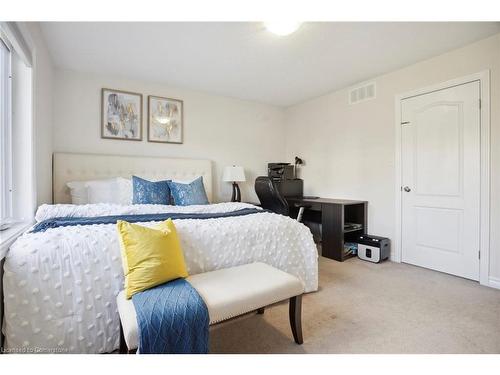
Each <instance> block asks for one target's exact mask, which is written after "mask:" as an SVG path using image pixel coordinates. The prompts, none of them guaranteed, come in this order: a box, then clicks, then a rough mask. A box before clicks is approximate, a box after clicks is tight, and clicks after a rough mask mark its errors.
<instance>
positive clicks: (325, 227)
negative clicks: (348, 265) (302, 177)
mask: <svg viewBox="0 0 500 375" xmlns="http://www.w3.org/2000/svg"><path fill="white" fill-rule="evenodd" d="M286 200H287V202H288V204H289V205H290V216H292V217H293V215H294V214H296V212H297V210H298V209H296V208H294V206H295V203H299V204H304V205H307V206H308V207H307V208H306V210H305V215H304V217H305V218H306V220H307V219H308V218H307V213H308V211H311V212H312V213H313V215H309V216H310V217H311V218H312V219H313V220H314V219H316V220H318V221H320V222H321V226H322V233H321V249H322V255H323V256H324V257H327V258H330V259H335V260H338V261H340V262H342V261H344V260H346V259H348V258H350V257H352V256H353V255H352V254H348V255H346V254H345V253H344V242H349V241H354V240H355V238H356V237H357V236H359V235H361V234H366V233H367V230H368V202H367V201H357V200H349V199H330V198H317V199H309V198H290V197H289V198H286ZM314 213H316V215H314ZM345 223H357V224H362V228H360V229H356V230H345V229H344V224H345Z"/></svg>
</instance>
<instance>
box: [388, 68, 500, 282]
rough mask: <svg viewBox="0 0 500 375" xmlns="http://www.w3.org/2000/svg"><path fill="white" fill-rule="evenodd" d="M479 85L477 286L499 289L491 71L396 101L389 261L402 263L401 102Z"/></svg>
mask: <svg viewBox="0 0 500 375" xmlns="http://www.w3.org/2000/svg"><path fill="white" fill-rule="evenodd" d="M475 81H479V86H480V100H481V108H480V132H481V135H480V139H481V144H480V153H481V156H480V164H481V165H480V168H481V173H480V208H479V209H480V214H479V217H480V219H479V225H480V240H479V251H480V261H479V283H480V284H481V285H487V286H491V287H496V288H500V285H499V283H498V282H496V280H495V279H490V277H489V268H490V70H489V69H488V70H484V71H482V72H479V73H475V74H471V75H468V76H464V77H460V78H456V79H452V80H449V81H446V82H442V83H438V84H436V85H432V86H428V87H425V88H421V89H417V90H412V91H409V92H405V93H403V94H399V95H396V97H395V142H396V148H395V150H396V151H395V166H394V167H395V177H396V178H395V186H394V187H395V190H394V191H395V195H396V205H395V206H396V207H395V209H396V218H395V224H396V231H395V236H394V241H393V251H392V253H391V260H392V261H394V262H398V263H401V261H402V235H401V232H402V228H401V225H402V192H401V186H402V181H401V178H402V173H401V165H402V163H401V158H402V146H401V101H402V100H403V99H408V98H411V97H414V96H419V95H423V94H429V93H431V92H434V91H439V90H443V89H447V88H451V87H454V86H459V85H463V84H466V83H470V82H475Z"/></svg>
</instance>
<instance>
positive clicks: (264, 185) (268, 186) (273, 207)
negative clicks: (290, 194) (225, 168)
mask: <svg viewBox="0 0 500 375" xmlns="http://www.w3.org/2000/svg"><path fill="white" fill-rule="evenodd" d="M255 193H256V194H257V197H259V200H260V205H261V207H262V208H265V209H266V210H269V211H273V212H275V213H277V214H281V215H285V216H289V213H290V207H289V206H288V202H287V201H286V200H285V198H283V196H282V195H281V194H280V192H279V191H278V188H277V187H276V185H275V184H274V182H273V180H271V179H270V178H269V177H267V176H259V177H257V178H256V179H255ZM294 206H295V207H297V208H298V209H299V214H298V215H297V221H299V222H300V221H302V215H303V214H304V209H305V208H307V207H308V205H304V204H300V203H296V204H295V205H294Z"/></svg>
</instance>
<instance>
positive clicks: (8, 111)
mask: <svg viewBox="0 0 500 375" xmlns="http://www.w3.org/2000/svg"><path fill="white" fill-rule="evenodd" d="M0 43H2V45H1V47H0V48H2V49H4V48H5V50H7V51H8V56H5V55H4V54H3V52H2V56H1V57H0V58H1V59H2V63H1V64H0V67H1V68H0V69H1V70H2V71H1V76H0V83H1V85H0V90H1V95H0V106H1V111H0V113H1V117H0V121H1V123H0V158H1V163H0V181H1V183H0V225H1V228H0V229H6V228H7V226H8V224H9V221H10V220H12V219H13V212H12V210H13V202H12V162H13V161H12V52H11V51H12V48H11V46H10V44H9V43H8V42H7V41H6V40H5V39H3V38H0Z"/></svg>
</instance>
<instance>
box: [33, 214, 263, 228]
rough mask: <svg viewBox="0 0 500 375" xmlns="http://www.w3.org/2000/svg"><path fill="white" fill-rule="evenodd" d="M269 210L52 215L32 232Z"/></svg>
mask: <svg viewBox="0 0 500 375" xmlns="http://www.w3.org/2000/svg"><path fill="white" fill-rule="evenodd" d="M264 212H270V211H267V210H261V209H258V208H243V209H241V210H236V211H231V212H221V213H201V214H200V213H179V212H170V213H169V212H165V213H161V214H140V215H113V216H96V217H54V218H52V219H47V220H44V221H41V222H40V223H38V224H36V225H35V226H34V227H33V228H32V229H31V232H32V233H38V232H45V231H46V230H47V229H52V228H59V227H72V226H76V225H94V224H116V222H117V221H118V220H123V221H128V222H129V223H146V222H148V221H163V220H167V219H172V220H182V219H218V218H223V217H235V216H245V215H252V214H258V213H264Z"/></svg>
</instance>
